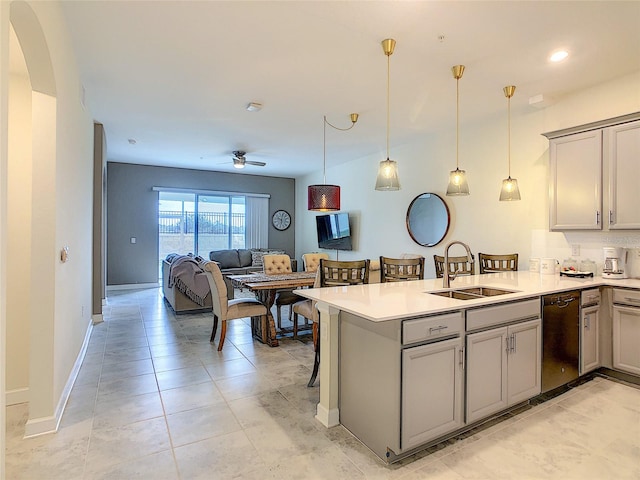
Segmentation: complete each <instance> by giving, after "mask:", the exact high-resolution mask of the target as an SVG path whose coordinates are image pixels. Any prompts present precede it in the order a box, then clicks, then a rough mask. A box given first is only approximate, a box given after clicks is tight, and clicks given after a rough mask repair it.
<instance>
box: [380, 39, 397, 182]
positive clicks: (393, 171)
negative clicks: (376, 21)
mask: <svg viewBox="0 0 640 480" xmlns="http://www.w3.org/2000/svg"><path fill="white" fill-rule="evenodd" d="M395 48H396V41H395V40H394V39H393V38H386V39H384V40H383V41H382V51H383V52H384V54H385V55H386V56H387V159H386V160H382V161H381V162H380V166H379V167H378V176H377V177H376V190H382V191H392V190H400V180H399V178H398V162H396V161H395V160H390V159H389V117H390V114H389V111H390V108H389V104H390V102H389V90H390V87H389V85H390V83H391V81H390V80H391V74H390V72H391V55H392V54H393V51H394V50H395Z"/></svg>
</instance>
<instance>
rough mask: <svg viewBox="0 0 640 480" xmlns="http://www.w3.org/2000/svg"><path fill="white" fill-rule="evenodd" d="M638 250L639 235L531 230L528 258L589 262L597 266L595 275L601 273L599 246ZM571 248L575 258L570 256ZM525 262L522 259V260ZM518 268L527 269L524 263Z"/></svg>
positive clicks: (639, 243)
mask: <svg viewBox="0 0 640 480" xmlns="http://www.w3.org/2000/svg"><path fill="white" fill-rule="evenodd" d="M609 246H610V247H625V248H630V247H640V232H637V231H635V230H634V231H620V232H611V231H609V232H550V231H548V230H532V231H531V258H545V257H551V258H555V259H557V260H558V261H559V262H560V263H562V262H563V260H565V259H568V258H573V259H575V260H577V261H578V263H579V262H580V261H581V260H587V259H589V260H593V261H595V262H596V265H597V267H598V274H601V273H602V266H603V264H604V258H603V253H602V247H609ZM574 247H577V248H578V250H579V255H575V254H573V252H574V251H575V249H574ZM522 260H525V259H522ZM525 262H526V263H524V264H522V263H521V265H520V268H521V269H525V268H527V267H528V261H526V260H525Z"/></svg>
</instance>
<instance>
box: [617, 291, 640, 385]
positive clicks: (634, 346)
mask: <svg viewBox="0 0 640 480" xmlns="http://www.w3.org/2000/svg"><path fill="white" fill-rule="evenodd" d="M613 368H615V369H616V370H621V371H623V372H628V373H632V374H634V375H640V290H627V289H622V288H614V289H613Z"/></svg>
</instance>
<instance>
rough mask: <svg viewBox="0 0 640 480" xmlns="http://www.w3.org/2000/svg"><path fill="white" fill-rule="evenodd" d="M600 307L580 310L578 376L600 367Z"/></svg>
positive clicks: (595, 306)
mask: <svg viewBox="0 0 640 480" xmlns="http://www.w3.org/2000/svg"><path fill="white" fill-rule="evenodd" d="M599 325H600V306H598V305H594V306H592V307H586V308H583V309H582V314H581V315H580V375H584V374H585V373H587V372H590V371H591V370H594V369H596V368H598V367H599V366H600V341H599V338H598V335H599V333H598V331H599Z"/></svg>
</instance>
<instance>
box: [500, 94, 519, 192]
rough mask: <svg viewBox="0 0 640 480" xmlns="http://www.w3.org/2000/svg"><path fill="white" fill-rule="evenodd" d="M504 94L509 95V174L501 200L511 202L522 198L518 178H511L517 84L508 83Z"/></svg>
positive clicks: (503, 184)
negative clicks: (512, 125) (513, 109)
mask: <svg viewBox="0 0 640 480" xmlns="http://www.w3.org/2000/svg"><path fill="white" fill-rule="evenodd" d="M503 91H504V96H505V97H507V112H508V119H509V120H508V124H507V125H508V127H507V139H508V140H507V151H508V156H507V158H508V164H509V176H508V177H507V178H505V179H504V180H502V189H501V190H500V201H501V202H511V201H514V200H520V189H519V188H518V180H516V179H515V178H511V97H513V94H514V93H516V87H515V85H508V86H506V87H504V88H503Z"/></svg>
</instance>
